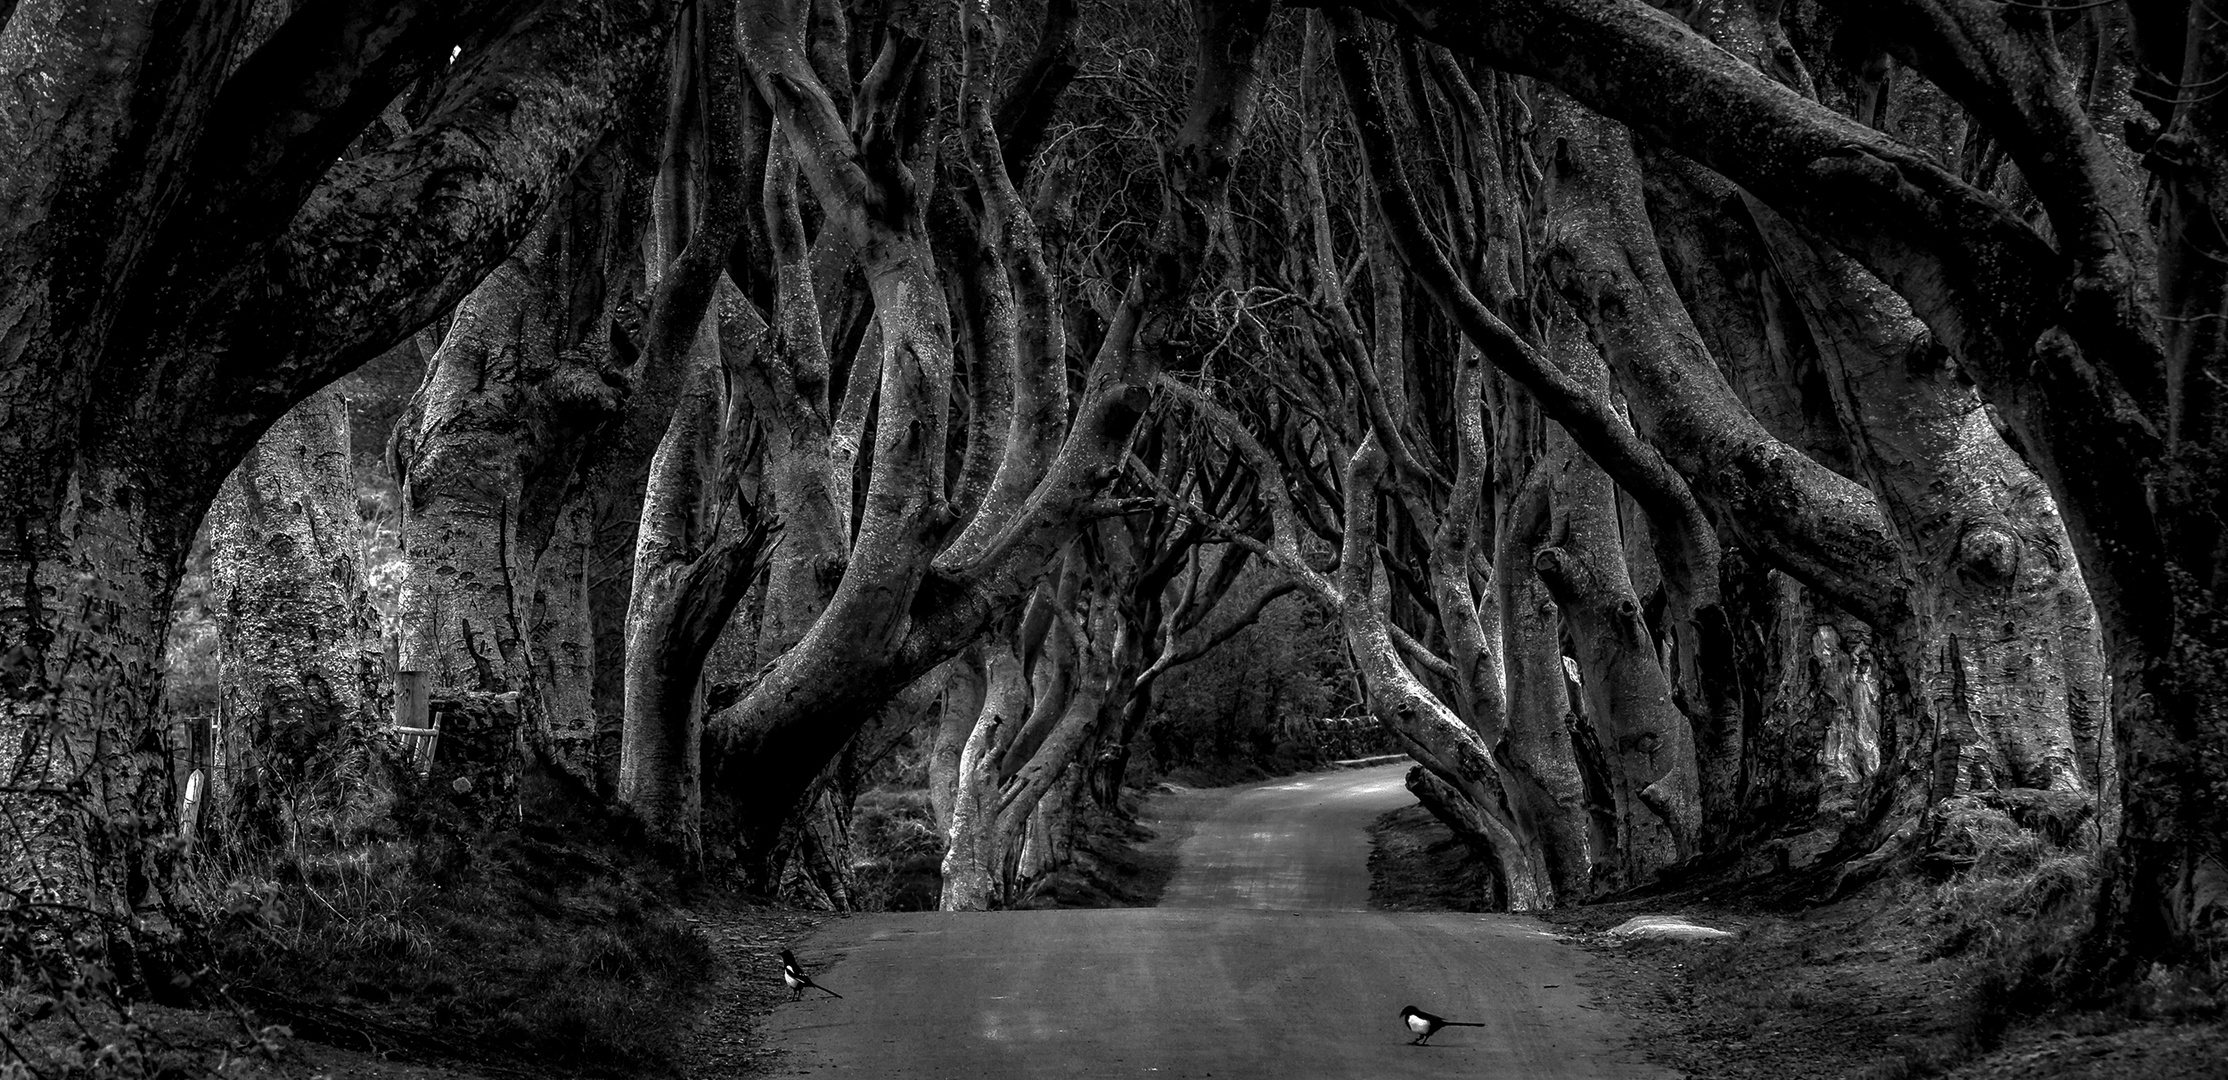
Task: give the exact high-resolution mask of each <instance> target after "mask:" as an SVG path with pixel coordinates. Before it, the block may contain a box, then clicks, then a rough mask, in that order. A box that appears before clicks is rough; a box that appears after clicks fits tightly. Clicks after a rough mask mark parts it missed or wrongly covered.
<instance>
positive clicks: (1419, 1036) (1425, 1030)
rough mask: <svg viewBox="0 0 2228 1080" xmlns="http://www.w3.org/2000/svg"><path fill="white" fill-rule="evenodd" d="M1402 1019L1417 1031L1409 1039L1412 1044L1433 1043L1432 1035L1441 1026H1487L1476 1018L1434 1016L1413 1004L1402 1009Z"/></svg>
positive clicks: (1411, 1028)
mask: <svg viewBox="0 0 2228 1080" xmlns="http://www.w3.org/2000/svg"><path fill="white" fill-rule="evenodd" d="M1400 1019H1401V1022H1402V1023H1405V1024H1407V1025H1408V1030H1410V1031H1413V1032H1415V1033H1416V1037H1415V1038H1413V1039H1410V1040H1408V1045H1410V1046H1429V1045H1431V1037H1432V1036H1433V1035H1436V1034H1438V1033H1439V1029H1440V1028H1449V1027H1484V1026H1485V1025H1484V1024H1480V1023H1478V1022H1476V1021H1474V1020H1449V1019H1447V1018H1446V1017H1443V1016H1433V1015H1431V1014H1430V1013H1427V1012H1425V1011H1423V1010H1422V1009H1419V1008H1416V1007H1415V1006H1413V1005H1410V1006H1408V1007H1407V1008H1405V1009H1402V1010H1400Z"/></svg>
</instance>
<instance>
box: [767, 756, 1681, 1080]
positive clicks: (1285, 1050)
mask: <svg viewBox="0 0 2228 1080" xmlns="http://www.w3.org/2000/svg"><path fill="white" fill-rule="evenodd" d="M1402 772H1403V769H1402V767H1401V766H1398V765H1393V766H1385V767H1380V768H1374V769H1362V770H1355V771H1352V772H1342V773H1331V774H1324V775H1316V776H1309V777H1304V778H1301V779H1297V780H1286V781H1280V782H1275V783H1270V784H1265V785H1262V786H1259V787H1256V788H1252V789H1249V790H1247V791H1245V792H1243V793H1241V794H1239V795H1237V796H1236V797H1234V798H1232V799H1231V800H1230V801H1229V802H1228V803H1227V804H1225V806H1224V808H1223V809H1222V810H1221V811H1220V812H1219V813H1217V814H1216V815H1215V816H1213V817H1211V818H1209V819H1207V820H1205V821H1202V822H1200V823H1199V826H1198V828H1197V830H1196V831H1195V832H1194V833H1193V835H1192V837H1191V838H1190V839H1189V840H1188V841H1186V842H1185V843H1184V845H1183V846H1182V847H1181V848H1180V849H1179V859H1180V866H1179V869H1178V870H1177V873H1176V878H1175V880H1173V881H1171V882H1170V883H1169V886H1168V890H1167V893H1166V894H1165V896H1164V897H1163V899H1162V905H1161V906H1160V907H1157V908H1130V909H1118V910H1108V911H1015V912H992V913H983V914H957V913H953V914H946V913H919V914H895V915H869V916H858V917H854V918H849V919H843V920H839V921H836V922H832V923H830V924H828V926H826V927H825V928H824V929H823V930H822V931H821V932H820V933H818V934H817V935H815V936H814V937H813V938H812V939H811V940H808V941H805V942H802V943H800V945H799V946H798V951H799V953H800V954H802V955H803V956H804V957H805V959H806V961H807V962H808V963H809V964H812V965H813V966H814V967H815V969H816V970H817V971H819V972H820V973H821V974H823V975H825V976H826V981H827V982H828V983H830V984H831V985H833V986H834V987H835V988H836V989H837V990H839V991H841V992H842V993H843V994H844V995H845V996H844V998H843V999H842V1000H837V999H834V998H829V997H826V996H824V995H823V996H819V997H818V998H817V999H812V1000H806V1001H802V1002H797V1003H794V1004H784V1005H782V1006H779V1007H778V1008H776V1009H775V1011H774V1013H773V1015H772V1016H771V1017H770V1018H768V1023H769V1027H770V1029H771V1033H772V1044H773V1046H775V1047H777V1048H780V1049H782V1050H785V1051H787V1052H786V1053H785V1054H783V1055H782V1056H781V1057H780V1058H779V1059H777V1060H778V1061H779V1062H780V1064H779V1065H778V1066H777V1067H776V1070H775V1074H776V1075H779V1076H815V1077H889V1078H893V1080H903V1078H923V1080H929V1078H968V1080H973V1078H985V1080H1004V1078H1014V1080H1024V1078H1031V1080H1033V1078H1037V1077H1140V1078H1150V1080H1174V1078H1194V1077H1218V1078H1231V1080H1237V1078H1246V1077H1262V1078H1273V1080H1315V1078H1326V1080H1328V1078H1340V1077H1368V1078H1372V1080H1376V1078H1388V1080H1389V1078H1404V1077H1464V1078H1486V1080H1496V1078H1506V1080H1669V1078H1672V1077H1675V1076H1676V1074H1675V1073H1671V1072H1668V1071H1665V1070H1662V1069H1659V1068H1656V1067H1653V1066H1649V1065H1646V1064H1644V1063H1642V1061H1641V1059H1640V1057H1639V1055H1638V1054H1636V1053H1635V1052H1633V1051H1631V1050H1628V1049H1625V1048H1624V1047H1623V1045H1622V1044H1623V1042H1624V1037H1625V1036H1624V1032H1623V1031H1622V1030H1621V1028H1620V1025H1619V1023H1618V1021H1617V1019H1616V1018H1615V1017H1614V1016H1611V1015H1609V1014H1607V1013H1604V1012H1602V1011H1600V1010H1598V1009H1596V1008H1594V1007H1593V1000H1592V997H1591V995H1590V994H1588V993H1587V992H1586V991H1585V990H1583V989H1581V988H1580V987H1579V986H1578V985H1577V979H1578V970H1579V968H1581V967H1583V966H1584V965H1585V963H1586V956H1585V954H1584V953H1583V952H1581V951H1579V950H1578V949H1575V948H1572V947H1570V946H1568V945H1565V944H1562V943H1561V942H1559V941H1558V940H1556V939H1555V938H1554V937H1553V936H1552V935H1550V934H1548V933H1547V932H1546V931H1545V930H1544V929H1543V928H1542V927H1541V926H1540V925H1539V924H1537V923H1535V922H1533V921H1531V920H1529V919H1524V918H1518V917H1510V916H1501V915H1483V916H1481V915H1462V914H1453V913H1393V912H1375V911H1370V910H1369V909H1368V900H1369V870H1368V865H1367V861H1368V857H1369V838H1368V836H1367V834H1366V833H1365V832H1364V831H1363V829H1364V828H1365V827H1366V826H1367V825H1368V824H1369V822H1370V821H1371V820H1372V819H1373V818H1375V817H1376V816H1377V815H1379V814H1381V813H1383V812H1385V811H1386V810H1389V809H1392V808H1395V807H1398V806H1402V805H1406V804H1408V803H1410V802H1412V801H1413V800H1412V798H1411V797H1410V796H1409V795H1408V793H1407V792H1406V791H1405V790H1403V789H1402V788H1401V784H1400V780H1401V775H1402ZM1411 1003H1412V1004H1415V1005H1418V1006H1421V1007H1422V1008H1425V1009H1428V1010H1430V1011H1432V1012H1436V1013H1439V1014H1441V1015H1443V1016H1447V1017H1450V1018H1453V1019H1459V1020H1479V1021H1484V1022H1485V1023H1487V1024H1489V1025H1490V1026H1488V1027H1483V1028H1449V1029H1447V1030H1446V1031H1443V1032H1441V1033H1440V1034H1439V1035H1438V1036H1436V1037H1434V1038H1433V1040H1432V1043H1431V1045H1429V1046H1424V1047H1414V1046H1408V1045H1406V1042H1407V1039H1408V1033H1407V1032H1406V1031H1405V1030H1404V1029H1403V1028H1402V1027H1401V1026H1400V1020H1399V1015H1398V1014H1399V1012H1400V1007H1401V1006H1403V1005H1407V1004H1411Z"/></svg>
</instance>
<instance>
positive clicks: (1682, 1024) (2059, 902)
mask: <svg viewBox="0 0 2228 1080" xmlns="http://www.w3.org/2000/svg"><path fill="white" fill-rule="evenodd" d="M1403 815H1406V816H1405V817H1404V816H1403ZM2031 820H2032V819H2030V821H2031ZM1373 835H1374V836H1376V837H1377V845H1376V854H1375V855H1374V856H1373V858H1372V871H1373V876H1374V877H1375V878H1376V882H1375V887H1374V888H1373V896H1372V902H1373V904H1374V905H1375V906H1379V907H1386V908H1393V909H1396V910H1398V909H1403V908H1405V909H1409V910H1413V909H1415V907H1414V905H1416V904H1425V905H1431V904H1436V905H1437V906H1439V907H1442V908H1444V907H1450V906H1453V905H1450V904H1447V903H1445V901H1444V894H1445V887H1446V883H1448V882H1450V881H1459V880H1461V875H1463V874H1465V873H1470V872H1474V869H1475V866H1474V864H1475V858H1474V856H1471V855H1469V854H1468V853H1467V852H1466V851H1465V850H1464V849H1463V848H1462V846H1461V845H1460V844H1459V843H1452V842H1451V841H1452V837H1451V835H1449V834H1446V832H1445V829H1444V827H1443V826H1440V825H1439V824H1438V823H1437V822H1435V821H1432V820H1430V818H1429V816H1428V815H1427V814H1422V813H1421V812H1420V811H1417V812H1416V813H1413V814H1410V813H1408V812H1407V811H1395V812H1394V813H1392V814H1388V815H1386V816H1385V817H1384V818H1382V819H1380V820H1379V822H1378V825H1377V828H1376V829H1374V830H1373ZM2095 837H2096V830H2095V829H2094V828H2093V826H2091V827H2089V828H2085V829H2067V828H2056V827H2049V826H2047V825H2045V826H2043V827H2035V826H2034V825H2033V824H2021V823H2020V822H2019V821H2017V820H2015V819H2014V816H2013V815H2012V814H2011V813H2009V812H2007V811H2006V810H2005V809H2003V808H2002V807H2000V806H1992V805H1990V804H1989V803H1987V802H1984V801H1982V800H1979V799H1956V800H1950V801H1949V802H1947V803H1945V804H1943V805H1942V806H1941V807H1938V808H1937V809H1936V811H1935V813H1934V814H1933V815H1931V816H1930V817H1929V819H1928V821H1927V823H1926V826H1925V828H1924V830H1922V838H1921V840H1920V841H1919V843H1918V844H1917V845H1916V846H1915V848H1914V850H1913V851H1912V852H1911V854H1910V856H1909V857H1908V858H1907V859H1906V860H1905V861H1904V864H1903V865H1902V866H1901V867H1899V868H1898V869H1897V870H1896V871H1894V872H1892V873H1889V874H1887V875H1884V876H1883V877H1881V878H1880V879H1879V880H1877V881H1875V882H1874V883H1872V884H1871V885H1869V886H1868V887H1866V888H1864V889H1862V890H1859V891H1858V892H1856V893H1855V894H1854V895H1851V896H1847V897H1844V898H1842V899H1840V900H1838V901H1836V902H1834V903H1831V904H1826V905H1822V906H1814V907H1809V908H1804V909H1800V910H1786V909H1783V908H1782V909H1772V908H1767V907H1764V906H1762V905H1759V904H1752V903H1746V902H1743V901H1742V900H1740V899H1738V897H1739V896H1740V895H1741V894H1742V892H1743V890H1742V889H1741V888H1740V887H1738V886H1729V885H1728V883H1726V882H1722V881H1721V882H1715V883H1711V884H1710V885H1708V886H1707V887H1689V888H1685V889H1681V890H1679V891H1676V892H1669V893H1662V894H1656V895H1650V896H1647V897H1644V898H1638V899H1621V900H1615V901H1612V902H1608V903H1603V904H1598V905H1593V906H1588V907H1577V908H1567V909H1562V910H1557V911H1552V912H1548V913H1545V916H1544V917H1545V918H1547V919H1548V920H1549V921H1550V922H1553V923H1556V924H1558V925H1560V926H1562V927H1564V928H1565V929H1566V930H1568V931H1569V932H1571V933H1573V934H1574V935H1575V936H1576V937H1577V939H1578V940H1579V941H1580V942H1581V943H1582V944H1584V945H1585V946H1586V947H1587V948H1589V949H1590V950H1592V951H1593V952H1594V953H1595V954H1596V956H1597V959H1598V961H1599V966H1598V968H1597V970H1596V972H1595V973H1594V975H1593V977H1592V978H1590V980H1589V982H1590V984H1591V985H1593V986H1594V988H1595V989H1596V990H1597V991H1598V992H1600V993H1601V994H1602V996H1603V997H1605V998H1606V999H1608V1001H1609V1003H1610V1004H1611V1005H1613V1006H1614V1007H1615V1008H1616V1009H1618V1011H1620V1012H1622V1013H1624V1014H1626V1015H1627V1016H1630V1017H1632V1018H1633V1020H1634V1022H1635V1026H1636V1028H1637V1029H1638V1031H1637V1036H1638V1039H1639V1041H1640V1042H1642V1043H1643V1044H1644V1045H1645V1046H1646V1048H1647V1050H1648V1052H1649V1056H1650V1057H1651V1058H1652V1059H1654V1060H1656V1061H1658V1062H1660V1063H1662V1064H1664V1065H1667V1066H1670V1067H1672V1068H1675V1069H1678V1070H1680V1071H1682V1072H1684V1073H1685V1074H1686V1075H1687V1076H1688V1077H1689V1078H1690V1080H1827V1078H1833V1080H1915V1078H1922V1077H1947V1078H1952V1080H2012V1078H2021V1080H2027V1078H2034V1080H2041V1078H2045V1077H2049V1078H2060V1077H2067V1078H2081V1080H2110V1078H2119V1077H2130V1076H2140V1077H2143V1078H2144V1080H2200V1078H2203V1080H2218V1078H2220V1077H2222V1076H2224V1075H2228V1069H2224V1067H2223V1066H2222V1064H2221V1063H2222V1062H2223V1061H2228V1028H2224V1027H2223V1024H2222V1018H2223V1009H2222V1005H2223V998H2222V995H2221V994H2220V992H2219V988H2217V987H2207V986H2202V985H2199V984H2197V983H2195V982H2193V981H2192V980H2190V979H2189V978H2188V977H2187V976H2185V975H2183V974H2181V973H2176V972H2171V971H2164V970H2161V971H2157V972H2153V973H2152V974H2151V976H2150V977H2149V978H2147V979H2144V980H2142V981H2140V982H2139V983H2138V984H2137V985H2135V986H2132V987H2124V988H2116V989H2112V990H2109V991H2107V990H2104V989H2101V988H2100V986H2101V984H2099V983H2097V982H2096V981H2095V980H2094V979H2093V978H2091V977H2090V976H2089V975H2088V974H2087V967H2086V964H2085V961H2084V953H2083V951H2082V950H2083V947H2084V945H2085V935H2086V934H2087V932H2088V929H2089V926H2090V919H2091V913H2092V911H2093V908H2094V905H2095V902H2096V898H2097V890H2098V887H2099V884H2100V882H2101V881H2102V878H2103V871H2102V866H2103V860H2104V859H2105V857H2106V855H2105V853H2104V851H2103V849H2102V848H2101V847H2100V846H2099V845H2098V843H2097V842H2096V839H2095ZM1381 864H1382V865H1381ZM1434 890H1438V891H1437V893H1435V892H1434ZM1641 914H1677V915H1683V916H1686V917H1688V918H1690V919H1693V920H1694V921H1697V922H1701V923H1704V924H1706V925H1710V926H1715V927H1719V928H1722V929H1726V930H1732V931H1734V932H1735V933H1736V935H1737V936H1736V937H1735V938H1733V939H1730V940H1725V941H1718V942H1689V941H1645V940H1625V939H1619V938H1614V937H1612V936H1610V935H1609V934H1608V933H1607V932H1606V931H1608V930H1609V929H1610V928H1613V927H1615V926H1617V925H1618V924H1620V923H1622V922H1624V921H1625V920H1627V919H1630V918H1632V917H1634V916H1636V915H1641Z"/></svg>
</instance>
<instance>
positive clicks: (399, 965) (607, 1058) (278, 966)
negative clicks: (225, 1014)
mask: <svg viewBox="0 0 2228 1080" xmlns="http://www.w3.org/2000/svg"><path fill="white" fill-rule="evenodd" d="M609 839H610V838H608V837H599V836H596V835H595V833H594V831H593V830H588V831H586V832H585V834H583V832H582V831H580V830H565V831H560V830H557V829H550V828H535V827H517V826H513V827H510V828H479V829H472V830H435V831H431V832H427V833H424V834H421V835H417V836H408V837H405V836H397V835H391V834H390V835H371V836H365V837H361V838H359V839H358V840H357V841H355V842H352V843H348V844H338V845H333V846H329V847H318V848H315V849H308V850H305V849H304V848H303V847H300V846H291V847H286V848H280V849H276V850H266V851H259V852H251V853H247V854H237V853H236V854H233V855H231V856H229V857H217V858H207V859H203V860H200V862H199V863H198V864H197V865H196V866H195V867H193V869H192V870H191V872H190V877H189V881H190V886H189V887H190V889H191V890H192V893H193V895H194V896H195V898H196V899H197V900H198V902H199V906H200V908H201V911H202V912H203V914H204V919H205V921H204V935H203V936H204V942H205V944H204V947H205V948H206V950H207V954H208V968H207V970H206V973H205V974H204V976H203V978H204V980H205V981H206V985H205V987H204V993H205V994H206V995H207V996H208V997H210V998H213V999H216V1000H224V1001H231V1002H237V1003H239V1004H241V1005H244V1006H246V1007H247V1008H248V1009H250V1010H252V1011H253V1012H254V1013H255V1014H257V1015H259V1016H261V1017H265V1018H268V1019H270V1020H273V1021H276V1022H279V1023H283V1024H284V1025H286V1027H287V1029H289V1031H290V1032H291V1034H293V1035H294V1036H297V1037H300V1038H306V1039H312V1040H315V1041H318V1042H322V1043H327V1044H330V1045H333V1046H338V1047H345V1048H349V1049H354V1050H361V1051H364V1052H367V1053H370V1054H372V1055H374V1056H376V1057H402V1058H406V1059H419V1060H423V1059H427V1058H452V1059H459V1060H463V1061H470V1062H473V1063H475V1064H478V1065H481V1066H493V1067H496V1068H501V1069H522V1070H526V1071H527V1072H529V1073H530V1074H532V1075H584V1076H608V1077H627V1076H637V1075H662V1074H666V1073H668V1072H669V1071H670V1068H671V1065H672V1062H673V1053H674V1050H675V1047H676V1045H677V1042H678V1035H679V1033H680V1032H681V1031H682V1029H683V1027H684V1026H685V1023H686V1021H687V1018H688V1016H689V1015H690V1013H691V1012H692V1011H693V1006H694V1004H695V1002H696V1000H697V998H698V991H699V990H700V988H701V987H703V986H704V985H705V984H706V983H707V982H708V981H709V980H710V979H711V977H712V976H713V974H714V968H715V963H714V959H713V955H712V951H711V949H710V947H709V946H708V945H707V943H706V941H705V940H704V937H703V935H702V934H700V933H699V932H698V931H697V929H696V928H695V927H694V926H692V925H691V923H690V921H689V919H688V917H687V916H686V915H685V914H684V913H682V912H680V911H679V910H677V909H675V908H674V907H672V906H671V905H670V904H669V903H668V902H667V900H666V899H665V898H666V897H670V896H673V895H675V885H676V883H675V882H674V881H673V880H672V879H671V878H670V876H669V875H668V874H667V873H666V872H665V871H664V870H662V869H661V868H659V867H657V866H656V865H655V864H652V863H648V862H644V861H637V860H635V859H633V858H631V857H630V856H628V855H627V854H626V853H625V852H624V850H623V848H621V847H620V846H619V845H616V844H613V843H609V842H608V840H609Z"/></svg>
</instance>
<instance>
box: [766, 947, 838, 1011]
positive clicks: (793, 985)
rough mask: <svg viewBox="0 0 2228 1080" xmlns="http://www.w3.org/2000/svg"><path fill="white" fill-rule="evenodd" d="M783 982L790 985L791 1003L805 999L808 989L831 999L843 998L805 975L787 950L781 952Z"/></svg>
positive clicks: (794, 957) (803, 970)
mask: <svg viewBox="0 0 2228 1080" xmlns="http://www.w3.org/2000/svg"><path fill="white" fill-rule="evenodd" d="M781 981H782V982H784V983H787V984H788V986H789V1000H791V1001H795V1000H797V999H798V998H800V997H803V996H804V993H805V988H806V987H810V988H812V989H814V990H818V991H820V992H821V993H823V994H826V995H828V996H829V997H842V996H843V995H842V994H838V993H836V992H835V991H833V990H830V989H828V988H827V987H825V986H822V985H820V984H819V983H816V982H813V981H812V976H810V975H807V974H805V969H804V968H802V967H799V966H798V965H797V958H796V956H794V955H793V954H791V953H790V951H789V950H787V949H783V950H781Z"/></svg>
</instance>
